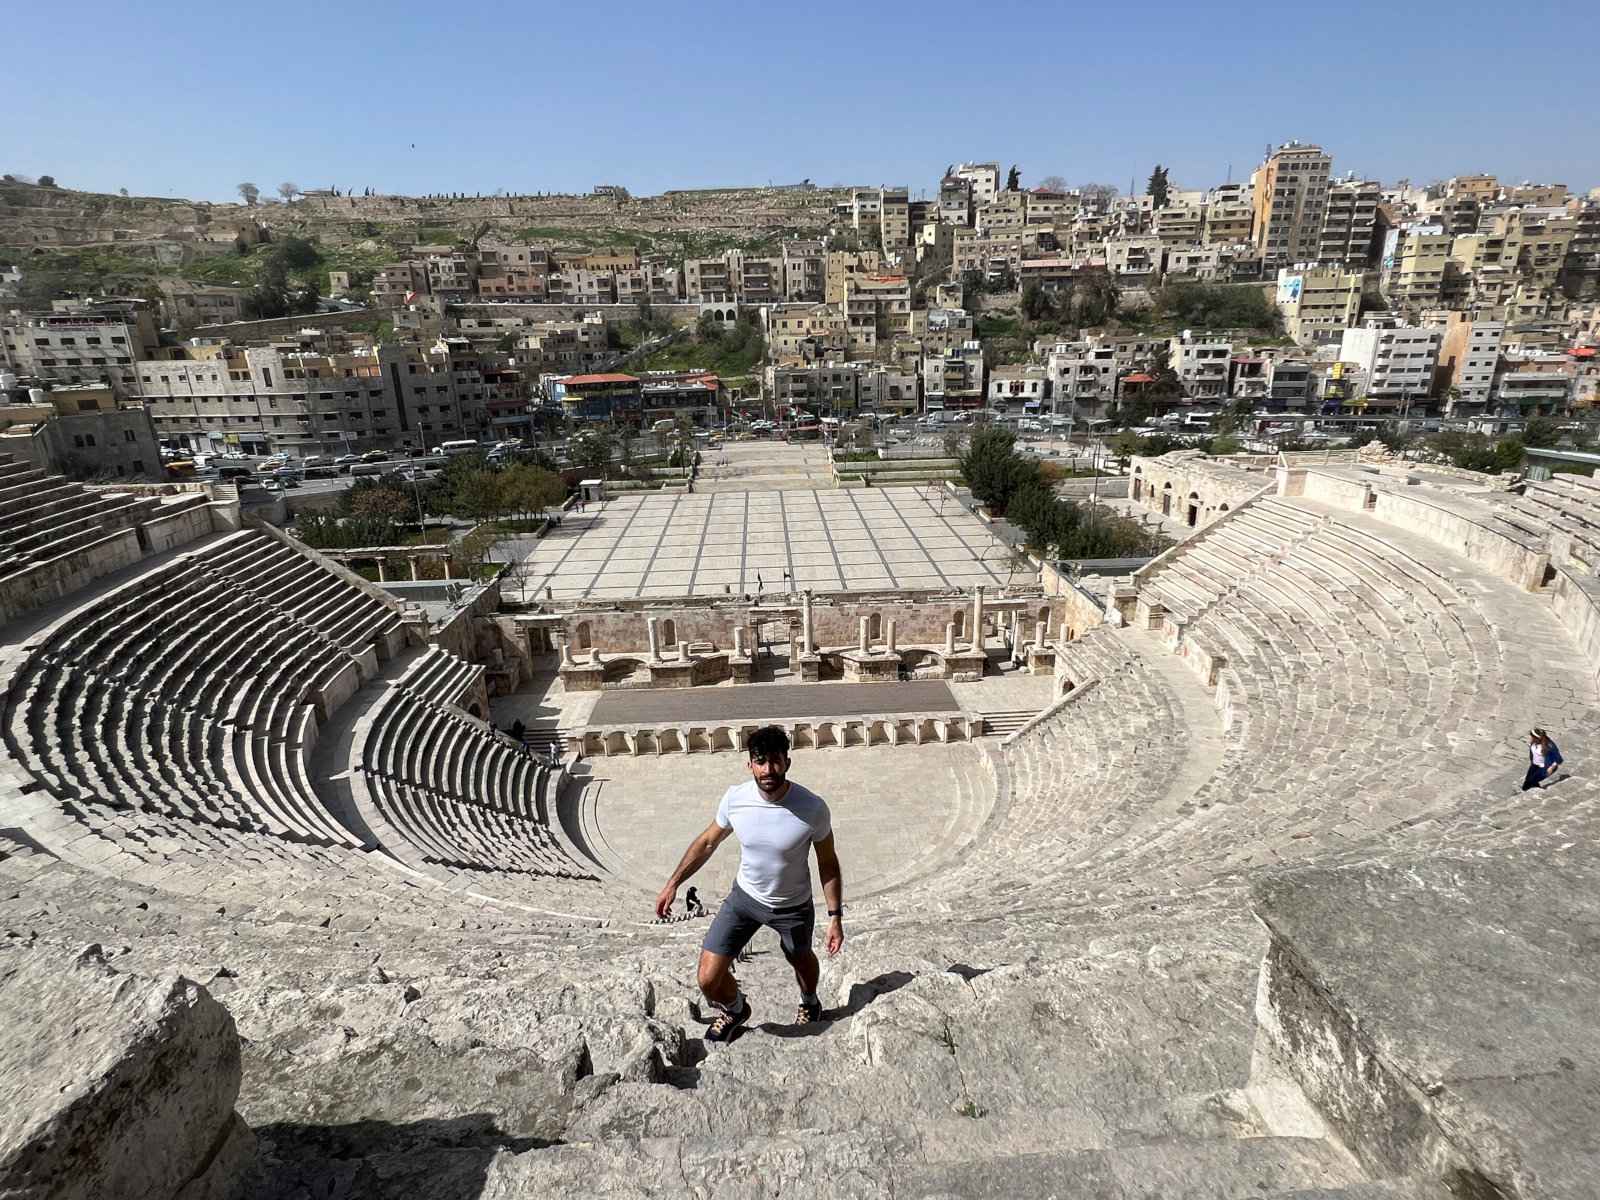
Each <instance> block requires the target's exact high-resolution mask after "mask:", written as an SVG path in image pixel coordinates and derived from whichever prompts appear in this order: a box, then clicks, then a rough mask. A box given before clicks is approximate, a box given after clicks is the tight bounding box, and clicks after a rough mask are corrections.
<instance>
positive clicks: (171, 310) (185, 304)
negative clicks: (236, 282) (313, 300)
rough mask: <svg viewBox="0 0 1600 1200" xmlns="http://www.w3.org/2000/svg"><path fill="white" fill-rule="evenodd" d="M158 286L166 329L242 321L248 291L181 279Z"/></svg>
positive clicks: (165, 281) (168, 280)
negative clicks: (159, 287)
mask: <svg viewBox="0 0 1600 1200" xmlns="http://www.w3.org/2000/svg"><path fill="white" fill-rule="evenodd" d="M335 273H336V274H337V272H335ZM160 286H161V316H162V322H163V324H165V325H166V326H167V327H169V328H172V329H178V330H188V329H194V328H197V327H198V326H201V325H223V324H226V323H228V322H229V321H242V320H244V319H245V315H246V311H245V302H246V300H247V299H248V298H249V296H250V289H249V288H242V287H216V286H207V285H204V284H198V283H189V282H187V281H186V280H181V279H163V280H162V281H161V285H160Z"/></svg>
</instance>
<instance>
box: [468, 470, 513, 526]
mask: <svg viewBox="0 0 1600 1200" xmlns="http://www.w3.org/2000/svg"><path fill="white" fill-rule="evenodd" d="M455 501H456V507H457V510H458V511H459V512H461V513H462V514H463V515H464V516H468V517H471V518H473V519H474V520H477V521H487V520H489V519H491V518H493V517H498V516H499V515H500V514H501V513H503V512H505V510H506V498H505V497H504V496H503V495H502V494H501V489H500V476H499V474H498V472H495V471H488V470H480V471H473V472H472V473H471V474H470V475H468V476H467V477H466V478H465V479H463V480H462V481H461V482H460V484H459V485H458V486H457V487H456V494H455Z"/></svg>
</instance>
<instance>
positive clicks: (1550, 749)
mask: <svg viewBox="0 0 1600 1200" xmlns="http://www.w3.org/2000/svg"><path fill="white" fill-rule="evenodd" d="M1562 762H1563V759H1562V757H1561V750H1560V748H1559V747H1558V746H1557V745H1556V744H1555V742H1553V741H1552V740H1551V739H1550V735H1549V734H1548V733H1546V732H1545V731H1544V730H1542V729H1534V730H1533V731H1532V732H1530V733H1529V734H1528V773H1527V774H1526V775H1524V776H1523V777H1522V790H1523V791H1527V790H1528V789H1529V788H1536V787H1539V786H1541V785H1542V784H1543V783H1544V781H1545V780H1547V779H1554V778H1555V774H1556V771H1557V770H1558V769H1559V768H1560V766H1561V763H1562Z"/></svg>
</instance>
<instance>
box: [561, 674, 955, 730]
mask: <svg viewBox="0 0 1600 1200" xmlns="http://www.w3.org/2000/svg"><path fill="white" fill-rule="evenodd" d="M960 707H961V706H960V705H958V704H957V703H956V699H955V697H954V696H953V695H951V693H950V686H949V685H948V684H946V683H945V682H944V681H943V680H941V679H916V680H911V681H909V682H907V683H795V684H771V683H766V684H761V683H758V684H748V685H745V686H735V687H717V688H691V689H686V690H680V689H673V690H655V691H646V690H636V691H620V692H606V693H605V694H603V695H602V696H601V697H600V700H599V702H598V703H597V704H596V705H595V706H594V711H593V713H592V714H591V715H590V717H589V723H590V724H591V725H629V724H636V725H650V724H661V725H668V724H676V723H681V722H684V721H727V720H728V719H729V716H730V714H737V715H738V716H739V717H741V718H743V719H746V720H751V721H760V720H772V721H779V720H784V719H786V718H790V719H792V718H804V717H856V716H871V715H876V714H878V713H905V712H926V713H943V712H958V711H959V710H960Z"/></svg>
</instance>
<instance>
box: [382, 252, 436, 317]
mask: <svg viewBox="0 0 1600 1200" xmlns="http://www.w3.org/2000/svg"><path fill="white" fill-rule="evenodd" d="M427 292H428V273H427V271H425V270H423V268H422V264H421V263H417V262H412V261H409V260H408V261H406V262H396V263H389V264H388V265H386V266H383V267H380V268H378V272H377V274H376V275H374V276H373V278H372V303H373V304H374V305H376V306H377V307H378V308H400V307H402V306H403V305H406V304H409V303H411V300H412V298H413V297H415V296H422V295H426V294H427Z"/></svg>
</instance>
